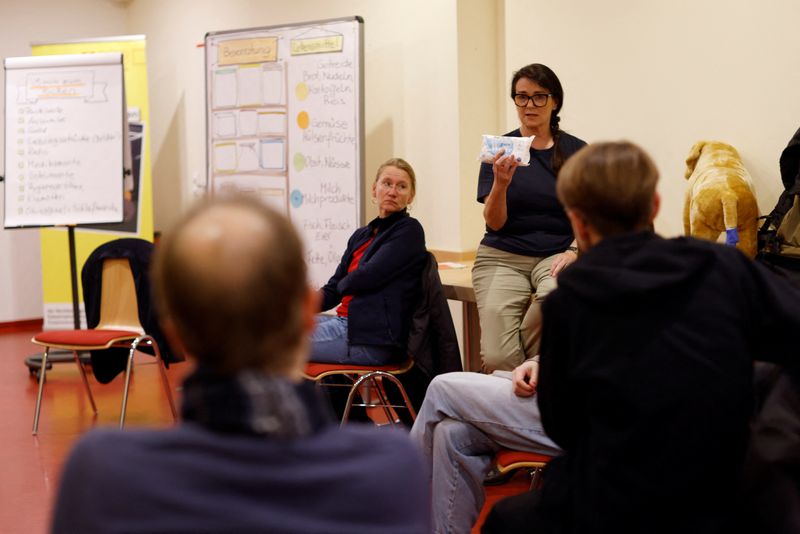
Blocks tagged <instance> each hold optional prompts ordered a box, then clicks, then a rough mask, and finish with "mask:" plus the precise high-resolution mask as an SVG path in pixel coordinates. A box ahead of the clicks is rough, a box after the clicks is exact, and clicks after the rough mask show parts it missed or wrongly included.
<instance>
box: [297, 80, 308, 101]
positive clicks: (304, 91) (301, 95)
mask: <svg viewBox="0 0 800 534" xmlns="http://www.w3.org/2000/svg"><path fill="white" fill-rule="evenodd" d="M294 94H295V95H297V99H298V100H305V99H306V97H307V96H308V86H307V85H306V82H300V83H298V84H297V87H295V88H294Z"/></svg>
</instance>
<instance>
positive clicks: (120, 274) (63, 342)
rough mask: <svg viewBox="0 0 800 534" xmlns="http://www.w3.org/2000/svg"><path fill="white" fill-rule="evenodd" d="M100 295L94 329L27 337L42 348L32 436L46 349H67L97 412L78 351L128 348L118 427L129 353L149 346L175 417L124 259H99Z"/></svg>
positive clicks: (43, 379) (157, 352) (130, 361)
mask: <svg viewBox="0 0 800 534" xmlns="http://www.w3.org/2000/svg"><path fill="white" fill-rule="evenodd" d="M101 291H102V293H101V297H100V322H99V324H98V325H97V327H96V328H93V329H90V330H52V331H46V332H42V333H40V334H37V335H35V336H34V337H33V339H31V341H32V342H33V343H36V344H37V345H42V346H43V347H45V349H44V356H43V357H42V367H41V371H40V375H39V392H38V394H37V396H36V411H35V413H34V416H33V435H36V433H37V432H38V431H39V413H40V411H41V408H42V392H43V391H44V385H45V382H46V373H47V357H48V354H49V352H50V349H62V350H70V351H72V354H73V356H74V360H75V364H76V365H77V366H78V369H79V371H80V375H81V381H82V382H83V386H84V388H85V389H86V394H87V395H88V397H89V402H90V404H91V405H92V411H93V412H94V413H95V414H97V406H96V405H95V402H94V397H93V396H92V390H91V389H90V388H89V381H88V379H87V377H86V370H85V369H84V364H83V363H82V362H81V361H80V358H79V357H78V354H79V353H80V352H83V351H92V350H102V349H108V348H111V347H124V348H127V349H129V350H130V352H129V354H128V361H127V367H126V369H125V387H124V389H123V392H122V409H121V411H120V416H119V427H120V428H123V426H124V424H125V410H126V408H127V404H128V388H129V385H130V379H131V371H132V368H133V354H134V352H135V351H136V348H137V347H138V346H139V345H141V344H144V345H147V346H150V347H152V349H153V351H154V353H155V357H156V363H157V365H158V368H159V371H160V373H161V381H162V383H163V386H164V393H166V396H167V400H168V402H169V407H170V410H171V411H172V416H173V418H174V419H175V420H177V418H178V413H177V411H176V409H175V402H174V401H173V399H172V392H171V390H170V386H169V381H168V380H167V374H166V371H165V370H164V362H163V360H162V359H161V351H160V350H159V347H158V344H157V343H156V341H155V339H153V338H152V337H151V336H149V335H147V334H146V333H145V331H144V329H143V328H142V325H141V323H140V321H139V314H138V307H137V302H138V300H137V295H136V286H135V284H134V281H133V274H132V272H131V267H130V263H129V262H128V260H127V259H124V258H111V259H105V260H103V272H102V282H101Z"/></svg>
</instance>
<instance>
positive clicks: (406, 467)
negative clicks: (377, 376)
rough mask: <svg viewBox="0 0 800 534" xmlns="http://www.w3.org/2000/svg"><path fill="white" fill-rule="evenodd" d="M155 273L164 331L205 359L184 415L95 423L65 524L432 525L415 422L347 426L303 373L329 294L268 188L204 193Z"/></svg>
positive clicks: (188, 385)
mask: <svg viewBox="0 0 800 534" xmlns="http://www.w3.org/2000/svg"><path fill="white" fill-rule="evenodd" d="M154 274H155V275H154V283H155V286H156V287H155V293H156V298H157V300H158V303H159V307H160V311H161V316H162V323H163V327H164V330H165V333H166V334H167V336H168V337H169V339H170V342H171V343H173V344H174V346H176V347H180V348H181V349H183V351H184V352H185V353H186V354H189V355H191V358H192V359H193V361H194V362H195V363H196V368H195V369H194V371H193V373H192V374H190V375H189V377H188V378H187V379H186V381H185V382H184V385H183V406H182V422H181V423H180V424H179V425H177V426H176V427H175V428H172V429H169V430H138V431H131V430H128V431H125V432H120V431H116V430H96V431H92V432H90V433H89V434H87V435H86V436H84V437H83V438H82V439H81V440H80V441H79V443H78V444H77V445H76V447H75V449H74V450H73V451H72V454H71V455H70V457H69V459H68V461H67V464H66V467H65V469H64V474H63V478H62V483H61V488H60V491H59V494H58V499H57V503H56V508H55V513H54V516H53V523H52V530H53V531H54V532H82V533H87V532H101V531H102V532H108V531H109V530H113V531H119V532H348V533H349V532H386V533H394V532H396V533H398V534H400V533H402V534H406V533H409V532H429V531H430V519H429V516H430V513H429V504H428V502H429V495H428V492H429V490H428V484H427V481H426V478H425V476H424V474H423V469H424V468H423V464H422V461H421V459H420V457H418V455H417V452H416V450H415V449H414V448H413V447H412V445H411V443H410V442H409V440H408V438H407V436H406V435H404V434H403V433H400V432H397V433H395V432H393V431H390V432H385V431H381V432H379V431H377V430H376V429H375V428H370V427H361V426H358V425H348V426H347V427H345V428H343V429H341V430H340V429H339V428H338V426H337V425H336V424H335V423H334V422H333V421H332V419H330V418H329V417H328V415H329V414H328V413H327V412H326V411H325V409H324V408H323V406H324V404H321V403H320V401H319V399H318V398H317V395H316V390H315V389H314V387H313V385H310V384H304V383H302V381H301V372H302V369H303V365H304V364H305V361H306V358H307V355H308V350H309V342H308V339H309V334H310V331H311V330H312V329H313V327H314V317H315V313H316V311H317V307H318V303H317V296H316V292H315V291H313V290H311V288H309V287H308V285H307V282H306V266H305V264H304V262H303V256H302V245H301V243H300V239H299V238H298V236H297V233H296V232H295V230H294V229H293V227H292V225H291V223H289V221H287V220H286V219H285V218H283V217H282V216H280V215H278V214H276V213H275V212H273V211H271V210H269V209H267V208H266V207H264V206H263V205H262V204H260V203H258V202H257V201H255V200H248V199H244V198H237V199H228V200H217V201H206V202H203V203H201V204H199V205H197V206H195V207H194V208H193V209H191V210H190V211H189V212H188V213H187V214H186V215H185V216H184V217H183V218H182V219H181V221H180V222H179V224H178V225H177V227H176V228H175V230H174V231H173V232H172V234H171V235H169V236H167V238H166V239H165V241H164V243H163V244H162V246H161V248H160V250H159V251H158V252H157V259H156V265H155V273H154Z"/></svg>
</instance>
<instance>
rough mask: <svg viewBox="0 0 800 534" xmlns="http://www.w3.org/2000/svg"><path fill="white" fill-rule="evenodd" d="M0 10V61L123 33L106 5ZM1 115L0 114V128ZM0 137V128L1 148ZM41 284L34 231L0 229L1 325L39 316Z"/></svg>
mask: <svg viewBox="0 0 800 534" xmlns="http://www.w3.org/2000/svg"><path fill="white" fill-rule="evenodd" d="M0 7H1V8H2V22H3V29H2V32H0V55H2V57H4V58H5V57H13V56H29V55H30V53H31V48H30V44H31V43H32V42H46V41H58V40H67V39H82V38H87V37H99V36H107V35H121V34H124V33H125V8H124V6H123V5H122V4H121V3H120V2H114V1H111V0H62V1H51V0H25V1H24V2H20V1H14V0H0ZM4 94H5V93H4V87H3V86H2V85H0V98H2V99H4V98H5V96H4ZM2 115H3V110H2V109H0V124H3V122H4V118H3V116H2ZM3 135H4V134H3V131H2V128H0V144H2V143H3V142H4V138H3ZM2 157H3V156H2V151H0V167H4V165H3V162H2ZM5 193H6V191H5V183H1V184H0V198H4V196H3V195H4V194H5ZM9 193H11V192H9ZM2 204H3V203H2V202H0V220H2V218H3V205H2ZM41 278H42V271H41V256H40V252H39V231H38V230H3V229H1V228H0V323H3V322H11V321H19V320H24V319H33V318H39V317H41V316H42V279H41Z"/></svg>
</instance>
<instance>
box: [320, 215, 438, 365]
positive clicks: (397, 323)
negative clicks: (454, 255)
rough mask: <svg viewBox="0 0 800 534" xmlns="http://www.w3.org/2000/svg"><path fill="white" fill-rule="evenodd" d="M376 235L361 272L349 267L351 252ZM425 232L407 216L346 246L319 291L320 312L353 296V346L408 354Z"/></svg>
mask: <svg viewBox="0 0 800 534" xmlns="http://www.w3.org/2000/svg"><path fill="white" fill-rule="evenodd" d="M373 235H374V237H375V239H374V240H373V241H372V243H370V245H369V246H368V247H367V249H366V250H365V251H364V255H363V256H362V257H361V260H360V261H359V263H358V268H357V269H356V270H355V271H353V272H351V273H349V274H348V272H347V267H348V266H349V265H350V260H351V259H352V257H353V252H354V251H355V250H356V249H357V248H358V247H360V246H361V245H363V244H364V243H366V242H367V241H368V240H369V239H370V238H371V237H372V236H373ZM426 257H427V252H426V249H425V232H424V231H423V230H422V225H421V224H419V221H417V220H416V219H414V218H412V217H409V215H408V213H406V211H405V210H403V211H401V212H397V213H393V214H392V215H390V216H389V217H386V218H384V219H381V218H376V219H374V220H373V221H372V222H370V223H369V224H368V225H367V226H364V227H362V228H359V229H358V230H356V231H355V232H354V233H353V235H352V236H351V237H350V240H349V241H348V242H347V250H345V252H344V255H342V261H341V262H340V263H339V266H338V267H337V268H336V273H335V274H334V275H333V276H332V277H331V279H330V280H328V283H327V284H325V286H323V287H322V289H321V290H320V291H321V292H322V306H321V311H324V310H329V309H331V308H333V307H334V306H336V305H337V304H339V303H340V302H341V301H342V297H344V296H345V295H352V296H353V300H352V301H350V305H349V307H348V319H347V331H348V340H347V341H348V343H350V344H351V345H381V346H390V347H397V348H398V349H403V350H404V349H405V346H406V341H407V338H408V330H409V327H410V323H411V316H412V315H413V313H414V308H415V307H416V305H417V303H418V302H419V296H420V287H421V280H422V268H423V267H424V265H425V261H426Z"/></svg>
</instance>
